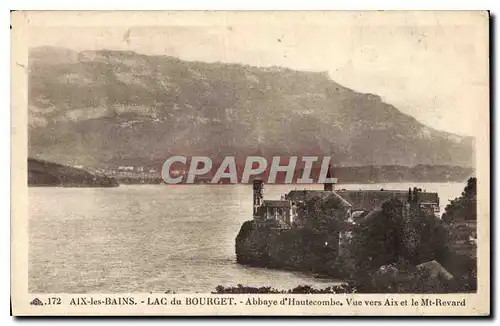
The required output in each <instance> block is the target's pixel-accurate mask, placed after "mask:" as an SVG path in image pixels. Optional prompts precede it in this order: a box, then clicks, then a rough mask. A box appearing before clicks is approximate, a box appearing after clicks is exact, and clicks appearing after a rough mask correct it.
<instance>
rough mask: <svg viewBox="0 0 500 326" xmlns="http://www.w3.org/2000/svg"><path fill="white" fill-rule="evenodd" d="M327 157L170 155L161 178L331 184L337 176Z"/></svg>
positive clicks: (188, 181) (190, 181)
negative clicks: (212, 157)
mask: <svg viewBox="0 0 500 326" xmlns="http://www.w3.org/2000/svg"><path fill="white" fill-rule="evenodd" d="M330 161H331V157H329V156H324V157H319V156H301V157H299V156H286V157H283V156H273V157H272V158H271V159H270V161H269V160H268V159H266V158H265V157H261V156H248V157H246V158H244V159H236V157H234V156H226V157H224V158H223V159H222V160H212V159H211V158H209V157H206V156H192V157H186V156H171V157H169V158H168V159H167V160H166V161H165V163H163V167H162V178H163V181H164V182H165V183H167V184H199V183H207V184H221V183H223V184H237V183H251V182H252V180H253V179H255V178H259V179H261V180H263V181H264V182H265V183H270V184H273V183H274V184H291V183H299V184H314V183H322V184H325V183H327V184H328V183H332V184H333V183H337V178H334V177H332V171H331V167H330V164H331V163H330Z"/></svg>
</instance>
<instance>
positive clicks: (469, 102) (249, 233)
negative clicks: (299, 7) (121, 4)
mask: <svg viewBox="0 0 500 326" xmlns="http://www.w3.org/2000/svg"><path fill="white" fill-rule="evenodd" d="M11 33H12V42H13V50H12V51H13V52H12V67H13V68H12V69H13V70H12V73H13V77H12V87H13V89H12V94H13V104H12V117H13V119H12V143H13V145H12V146H13V154H12V155H13V156H12V162H13V163H12V191H13V197H12V225H13V231H12V232H13V234H14V236H13V245H12V256H13V258H12V259H13V264H12V278H13V280H12V282H13V290H12V291H13V296H14V297H16V298H17V299H13V300H14V301H13V304H14V311H19V313H20V314H30V315H31V314H35V315H38V314H39V315H43V314H80V313H81V314H95V315H100V314H115V313H116V314H123V313H125V312H128V313H129V314H151V313H160V314H161V313H165V314H178V315H189V314H191V313H192V314H203V313H206V314H208V315H213V314H221V315H223V314H248V315H254V314H281V315H287V314H288V313H290V314H294V315H295V314H300V315H318V314H324V315H331V314H342V315H344V314H347V315H363V314H371V315H373V314H381V315H400V314H406V315H426V314H429V315H436V314H438V315H439V314H443V315H450V314H457V315H488V314H489V311H490V306H489V300H490V299H489V296H490V294H489V284H490V274H489V269H490V267H489V264H490V261H489V251H490V247H489V245H490V233H489V231H490V230H489V227H490V211H489V209H490V208H489V207H490V204H489V200H490V199H489V189H490V188H489V187H490V186H489V182H490V174H489V173H490V170H489V161H490V149H489V146H490V139H489V134H490V132H489V126H490V120H489V112H490V111H489V110H490V109H489V106H490V104H489V100H490V99H489V92H490V90H489V87H490V86H489V14H488V12H486V11H462V12H447V11H441V12H438V11H436V12H433V11H429V12H412V11H402V12H384V11H373V12H370V11H359V12H356V11H351V12H350V11H339V12H335V11H325V12H321V11H317V12H300V11H298V12H279V11H276V12H272V11H269V12H230V11H227V12H217V11H214V12H202V11H199V12H187V11H186V12H111V11H110V12H92V11H88V12H78V11H74V12H64V11H60V12H51V11H40V12H30V11H25V12H23V11H19V12H14V13H12V31H11ZM16 235H17V236H16ZM409 294H410V295H409ZM363 295H370V296H366V297H365V296H363ZM405 295H406V296H405ZM408 295H409V296H408ZM366 298H369V299H368V300H365V299H366ZM16 307H19V308H17V309H16ZM208 307H210V308H208ZM115 308H116V310H113V309H115ZM86 309H88V310H86ZM118 309H121V310H118ZM148 309H149V310H148ZM151 309H153V310H151ZM154 309H167V310H154ZM196 309H198V310H196ZM203 309H211V310H203ZM252 309H253V310H252ZM259 309H260V310H259ZM273 309H274V310H273ZM426 309H428V311H427V310H426ZM238 311H239V312H238ZM440 311H442V313H440Z"/></svg>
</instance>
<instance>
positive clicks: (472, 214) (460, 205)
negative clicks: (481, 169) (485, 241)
mask: <svg viewBox="0 0 500 326" xmlns="http://www.w3.org/2000/svg"><path fill="white" fill-rule="evenodd" d="M476 219H477V179H476V178H469V180H468V181H467V186H466V187H465V188H464V191H463V192H462V195H461V196H460V197H458V198H455V199H454V200H452V201H451V202H450V203H449V204H448V205H447V206H446V208H445V212H444V214H443V221H445V222H453V221H458V220H462V221H475V220H476Z"/></svg>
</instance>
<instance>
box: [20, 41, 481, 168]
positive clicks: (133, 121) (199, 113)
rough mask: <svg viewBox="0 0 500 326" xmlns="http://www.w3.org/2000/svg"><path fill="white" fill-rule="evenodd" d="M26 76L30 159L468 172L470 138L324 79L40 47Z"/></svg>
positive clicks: (271, 70) (323, 76) (322, 75)
mask: <svg viewBox="0 0 500 326" xmlns="http://www.w3.org/2000/svg"><path fill="white" fill-rule="evenodd" d="M29 69H30V73H29V128H30V129H29V131H30V133H29V151H30V155H31V156H33V155H36V156H38V157H43V158H45V159H50V160H54V161H59V162H73V161H78V162H79V163H81V164H88V165H96V164H100V163H103V162H116V161H120V160H123V159H132V160H136V161H138V162H140V161H141V160H142V161H149V160H159V161H161V160H162V159H164V158H166V157H167V156H168V155H169V154H188V155H193V154H204V155H209V156H211V157H216V156H219V157H220V156H223V155H237V156H245V155H249V154H260V155H265V156H272V155H285V154H298V155H304V154H324V153H328V154H331V155H333V156H334V160H335V163H336V164H339V165H340V164H342V165H370V164H374V165H386V164H400V165H415V164H441V165H442V164H449V165H462V166H471V165H472V157H473V139H472V138H469V137H460V136H457V135H453V134H449V133H445V132H440V131H437V130H434V129H432V128H429V127H427V126H425V125H423V124H421V123H419V122H418V121H416V120H415V119H414V118H412V117H410V116H408V115H405V114H403V113H401V112H400V111H399V110H397V109H396V108H395V107H393V106H392V105H389V104H386V103H383V102H382V101H381V99H380V98H379V97H378V96H376V95H371V94H360V93H357V92H354V91H352V90H350V89H348V88H345V87H343V86H341V85H339V84H337V83H335V82H334V81H332V80H330V79H329V77H328V75H327V74H326V73H311V72H300V71H293V70H290V69H285V68H275V67H273V68H258V67H250V66H244V65H235V64H220V63H202V62H186V61H182V60H179V59H176V58H172V57H166V56H146V55H140V54H137V53H133V52H116V51H83V52H79V53H78V52H73V51H71V50H66V49H59V48H51V47H43V48H36V49H33V50H32V51H31V53H30V66H29ZM410 91H411V90H409V92H410Z"/></svg>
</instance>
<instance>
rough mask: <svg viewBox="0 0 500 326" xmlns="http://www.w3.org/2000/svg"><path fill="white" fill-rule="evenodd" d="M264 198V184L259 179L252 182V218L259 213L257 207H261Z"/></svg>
mask: <svg viewBox="0 0 500 326" xmlns="http://www.w3.org/2000/svg"><path fill="white" fill-rule="evenodd" d="M263 198H264V182H263V181H262V180H261V179H254V180H253V216H256V215H257V214H258V212H259V207H260V206H261V205H262V200H263Z"/></svg>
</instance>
